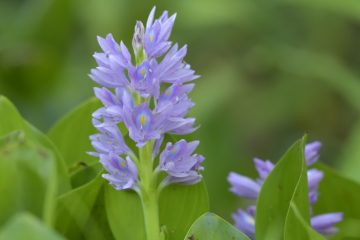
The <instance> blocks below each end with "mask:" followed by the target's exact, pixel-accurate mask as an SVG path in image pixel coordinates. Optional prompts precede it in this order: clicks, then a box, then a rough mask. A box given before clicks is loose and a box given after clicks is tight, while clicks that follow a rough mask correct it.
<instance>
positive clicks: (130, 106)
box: [89, 7, 204, 189]
mask: <svg viewBox="0 0 360 240" xmlns="http://www.w3.org/2000/svg"><path fill="white" fill-rule="evenodd" d="M175 18H176V14H173V15H172V16H169V14H168V12H167V11H164V12H163V13H162V14H161V16H160V17H159V18H157V19H155V7H154V8H153V9H152V10H151V12H150V14H149V17H148V20H147V22H146V26H145V27H144V24H143V23H142V22H141V21H137V22H136V25H135V31H134V35H133V38H132V48H133V52H134V54H133V59H132V56H131V54H130V51H129V50H128V49H127V47H126V46H125V44H124V43H123V42H122V41H120V42H116V41H115V39H114V37H113V36H112V35H111V34H108V35H107V36H106V37H105V38H102V37H98V42H99V45H100V47H101V50H102V52H98V53H95V54H94V55H93V56H94V58H95V60H96V63H97V65H98V66H97V67H96V68H94V69H92V70H91V72H90V74H89V76H90V78H92V80H94V81H95V82H96V83H98V84H100V85H101V86H102V87H101V88H99V87H96V88H94V92H95V96H96V97H97V98H98V99H99V100H100V101H101V102H102V104H103V106H102V107H101V108H99V109H98V110H96V111H95V112H94V113H93V114H92V117H93V121H92V123H93V125H94V127H95V128H96V129H97V130H98V131H99V133H98V134H94V135H92V136H91V137H90V140H91V143H92V145H93V147H94V148H95V150H96V152H95V153H90V154H91V155H93V156H96V157H99V158H100V159H101V162H102V163H103V165H104V168H105V169H106V170H107V171H108V172H109V174H108V175H104V177H105V178H106V179H108V180H109V181H110V183H111V184H112V185H114V186H115V187H116V188H117V189H124V188H129V185H131V184H130V182H126V181H125V180H124V179H127V178H126V177H124V176H125V175H126V176H130V174H129V173H133V172H134V171H130V170H131V169H135V170H137V169H136V167H138V168H140V169H138V172H139V174H140V176H139V179H144V176H141V173H144V172H147V171H143V170H142V169H141V167H142V165H141V164H138V163H142V162H143V161H153V162H152V164H154V163H155V162H157V161H155V159H156V158H157V157H159V153H161V154H160V161H159V164H160V166H151V164H149V165H147V166H145V167H149V166H150V167H151V170H153V171H154V172H153V174H154V175H155V174H158V171H159V170H161V171H164V172H166V173H167V176H166V177H165V179H164V180H163V181H162V183H166V184H169V183H183V184H194V183H197V182H199V181H200V180H201V178H202V176H201V174H200V171H201V170H203V167H201V163H202V162H203V161H204V157H203V156H201V155H197V154H194V153H193V152H194V151H195V148H196V146H197V145H198V142H197V141H194V142H190V143H187V142H185V141H184V140H182V141H179V142H177V143H175V144H171V143H168V144H167V145H166V147H165V149H164V146H163V145H164V144H163V140H164V137H165V134H176V135H185V134H189V133H192V132H193V131H195V130H196V129H197V127H196V126H195V118H189V117H188V116H187V115H188V112H189V110H190V109H191V108H192V107H193V106H194V103H193V102H192V101H191V99H190V98H189V96H188V94H189V93H190V92H191V91H192V89H193V88H194V86H195V84H192V83H189V82H190V81H192V80H194V79H196V78H198V76H197V75H195V72H194V71H193V70H192V69H191V68H190V65H188V64H186V63H185V61H184V58H185V56H186V53H187V46H186V45H185V46H184V47H182V48H180V49H179V48H178V44H174V45H173V44H172V42H171V41H170V40H169V38H170V34H171V31H172V28H173V25H174V21H175ZM163 89H165V90H164V91H163ZM120 125H124V126H125V127H126V128H127V137H129V138H130V140H133V141H134V142H135V143H136V147H137V148H139V149H136V150H135V149H130V148H129V147H128V146H127V145H126V144H125V142H124V139H123V137H122V135H121V132H120V130H119V126H120ZM130 145H132V144H129V146H130ZM176 149H178V150H176ZM150 150H152V152H151V153H150ZM172 151H179V152H178V154H174V153H173V152H172ZM137 153H139V154H138V155H139V156H137ZM127 155H129V156H131V157H132V160H134V161H136V162H137V165H136V167H135V165H134V164H132V165H131V164H130V163H127V162H128V161H131V159H130V158H126V156H127ZM110 156H111V157H110ZM114 156H116V157H114ZM116 158H119V159H120V160H119V159H118V160H117V161H114V159H116ZM122 159H126V160H122ZM115 162H120V163H122V164H124V163H126V166H127V167H122V166H123V165H116V166H115V165H114V164H115ZM114 166H115V167H114ZM150 167H149V168H150ZM114 169H116V170H117V172H116V173H115V170H114ZM154 169H156V171H155V170H154ZM110 171H112V172H110ZM122 172H123V175H121V174H120V173H122ZM117 177H118V178H119V181H118V182H116V179H115V178H117ZM129 179H131V178H129ZM145 179H146V177H145ZM145 181H146V180H145ZM125 182H126V183H125ZM133 182H136V181H133ZM166 184H165V185H166ZM165 185H163V186H165ZM161 187H162V186H161ZM161 187H160V186H159V188H161ZM130 188H131V187H130Z"/></svg>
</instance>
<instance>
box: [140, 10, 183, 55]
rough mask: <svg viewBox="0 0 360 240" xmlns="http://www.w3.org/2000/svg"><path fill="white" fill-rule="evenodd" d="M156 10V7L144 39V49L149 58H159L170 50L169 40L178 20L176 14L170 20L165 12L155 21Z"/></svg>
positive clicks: (151, 13) (147, 24)
mask: <svg viewBox="0 0 360 240" xmlns="http://www.w3.org/2000/svg"><path fill="white" fill-rule="evenodd" d="M155 9H156V8H155V7H154V8H153V9H152V10H151V12H150V15H149V18H148V20H147V23H146V30H145V37H144V47H145V50H146V54H147V56H148V57H149V58H152V57H159V56H161V55H163V54H164V53H166V52H167V51H168V50H169V48H170V46H171V42H170V41H168V40H169V37H170V34H171V30H172V27H173V26H174V22H175V18H176V14H174V15H172V16H171V17H170V18H169V17H168V12H167V11H165V12H163V14H162V15H161V17H160V18H159V19H156V20H155V21H154V16H155Z"/></svg>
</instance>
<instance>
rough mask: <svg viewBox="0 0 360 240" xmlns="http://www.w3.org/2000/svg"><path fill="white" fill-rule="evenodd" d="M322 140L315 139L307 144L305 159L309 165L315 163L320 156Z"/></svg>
mask: <svg viewBox="0 0 360 240" xmlns="http://www.w3.org/2000/svg"><path fill="white" fill-rule="evenodd" d="M320 148H321V142H319V141H315V142H311V143H308V144H306V146H305V161H306V164H307V165H308V166H310V165H312V164H314V163H315V162H317V160H319V157H320Z"/></svg>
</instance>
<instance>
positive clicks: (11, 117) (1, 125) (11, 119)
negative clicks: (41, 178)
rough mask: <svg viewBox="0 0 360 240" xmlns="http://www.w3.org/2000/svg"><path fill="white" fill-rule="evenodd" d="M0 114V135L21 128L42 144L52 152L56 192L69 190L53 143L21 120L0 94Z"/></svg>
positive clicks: (66, 176) (31, 138) (63, 167)
mask: <svg viewBox="0 0 360 240" xmlns="http://www.w3.org/2000/svg"><path fill="white" fill-rule="evenodd" d="M0 116H1V118H0V136H4V135H7V134H9V133H10V132H13V131H18V130H21V131H23V132H24V133H25V136H26V138H28V139H30V140H32V141H34V142H37V143H39V144H41V145H43V146H44V147H46V148H48V149H50V150H51V151H52V152H53V153H54V155H55V159H56V169H57V176H58V192H59V194H61V193H64V192H66V191H67V190H69V189H70V182H69V177H68V173H67V170H66V168H65V163H64V161H63V159H62V157H61V155H60V154H59V153H58V150H57V149H56V147H55V146H54V145H53V143H52V142H51V141H50V140H49V139H48V138H47V137H46V136H45V135H44V134H43V133H41V132H40V131H39V130H37V129H36V128H34V127H33V126H31V125H30V124H29V123H27V122H26V121H25V120H23V119H22V117H21V115H20V114H19V112H18V111H17V109H16V108H15V107H14V105H13V104H12V103H11V102H10V101H9V100H8V99H6V98H5V97H3V96H0Z"/></svg>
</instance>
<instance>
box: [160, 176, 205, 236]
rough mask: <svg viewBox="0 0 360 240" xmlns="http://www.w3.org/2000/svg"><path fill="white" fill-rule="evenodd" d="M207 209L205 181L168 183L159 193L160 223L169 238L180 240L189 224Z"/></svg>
mask: <svg viewBox="0 0 360 240" xmlns="http://www.w3.org/2000/svg"><path fill="white" fill-rule="evenodd" d="M208 210H209V200H208V194H207V190H206V185H205V181H201V182H200V183H198V184H196V185H190V186H186V185H170V186H169V187H167V188H165V189H164V190H163V192H162V193H161V195H160V223H161V224H162V225H165V226H166V230H167V234H168V236H169V239H171V240H178V239H179V240H180V239H181V240H182V239H183V238H184V236H185V234H186V232H187V231H188V229H189V228H190V226H191V224H193V222H194V221H195V220H196V219H197V218H198V217H199V216H201V215H202V214H204V213H206V212H207V211H208Z"/></svg>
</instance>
